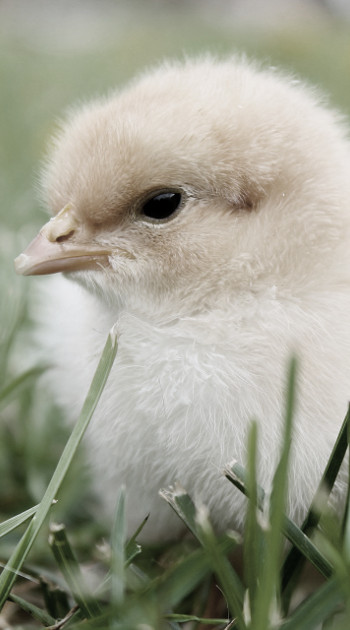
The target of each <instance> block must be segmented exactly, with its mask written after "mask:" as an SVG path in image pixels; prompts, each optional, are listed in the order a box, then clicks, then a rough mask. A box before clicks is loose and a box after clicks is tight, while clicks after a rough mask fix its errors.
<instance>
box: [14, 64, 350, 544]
mask: <svg viewBox="0 0 350 630" xmlns="http://www.w3.org/2000/svg"><path fill="white" fill-rule="evenodd" d="M349 147H350V145H349V142H348V140H347V139H346V133H345V130H344V128H343V125H342V122H341V120H340V117H339V116H338V115H337V114H336V113H335V112H334V111H331V110H330V109H328V108H327V107H325V106H324V105H323V104H320V99H319V98H318V96H317V95H315V93H314V92H313V91H311V90H310V89H308V88H306V87H305V86H304V85H302V84H299V83H298V82H296V81H294V80H291V79H290V78H289V77H284V76H283V75H281V74H280V73H278V72H276V71H275V70H264V69H260V68H259V67H258V66H256V65H254V64H252V63H250V62H247V61H245V60H241V59H236V58H232V59H229V60H227V61H215V60H213V59H211V58H205V59H200V60H195V61H191V60H188V61H186V62H184V63H180V62H174V63H166V64H164V65H162V66H161V67H159V68H156V69H155V70H153V71H151V72H149V73H147V74H145V75H144V76H141V77H140V78H139V79H138V80H136V81H134V82H132V83H131V84H130V85H129V86H128V87H126V89H125V90H123V91H121V92H119V93H116V94H113V95H112V96H110V97H108V98H105V99H101V100H99V101H97V102H93V103H90V104H88V105H86V106H84V107H82V108H81V109H78V110H77V111H75V112H73V113H71V114H70V116H69V117H68V120H67V121H66V122H65V123H64V125H63V127H62V130H61V131H60V132H59V134H58V136H57V138H56V139H55V140H54V146H53V149H52V153H51V158H50V160H49V162H48V164H47V167H46V169H45V172H44V174H43V180H42V181H43V190H44V193H45V197H46V200H47V205H48V207H49V209H50V211H51V213H52V215H53V218H52V219H51V220H50V221H49V222H48V223H46V225H44V227H43V228H42V230H41V231H40V233H39V235H38V236H37V238H36V239H35V240H34V241H33V242H32V243H31V244H30V245H29V247H28V248H27V250H26V251H25V252H24V253H23V254H21V255H20V256H19V257H18V258H17V259H16V269H17V272H18V273H21V274H24V275H30V274H34V275H36V274H53V273H56V272H64V275H60V276H56V277H55V278H51V279H50V281H49V283H48V284H45V281H44V280H42V281H41V282H42V283H43V287H42V291H41V294H42V298H41V302H40V308H39V309H38V315H37V316H38V318H39V320H40V321H41V327H40V342H41V344H43V345H45V346H46V348H47V352H48V353H49V356H50V358H51V360H52V361H54V362H55V365H56V369H55V370H54V371H52V375H51V379H50V385H51V389H52V391H53V392H54V394H55V396H56V398H57V401H58V402H59V403H60V404H61V405H63V406H64V408H65V410H66V413H67V416H68V417H69V418H71V419H75V418H76V416H77V413H78V411H79V408H80V406H81V404H82V401H83V399H84V396H85V394H86V392H87V390H88V386H89V383H90V380H91V378H92V374H93V372H94V369H95V367H96V364H97V361H98V358H99V354H100V352H101V349H102V347H103V345H104V342H105V339H106V335H107V333H108V330H109V329H110V327H111V326H112V325H113V324H114V323H115V322H117V327H118V331H119V351H118V354H117V358H116V361H115V364H114V366H113V369H112V373H111V375H110V378H109V381H108V384H107V387H106V389H105V391H104V393H103V396H102V399H101V401H100V403H99V405H98V408H97V410H96V412H95V415H94V417H93V419H92V422H91V425H90V427H89V430H88V433H87V441H88V459H89V463H90V466H91V467H92V470H93V476H94V478H95V479H96V489H97V493H98V496H99V498H100V500H101V505H102V508H103V510H104V511H105V513H106V514H109V515H110V514H112V513H113V510H114V507H115V497H116V494H117V491H118V488H119V487H120V485H121V484H125V485H126V487H127V492H128V526H129V529H130V532H132V531H133V530H134V529H135V528H136V527H137V526H138V525H139V523H140V522H141V521H142V519H143V518H144V517H145V515H146V514H147V513H149V512H150V519H149V521H148V523H147V525H146V528H145V532H144V536H145V538H148V539H149V540H161V539H165V538H171V537H174V536H177V535H178V534H179V533H180V532H181V530H182V524H181V522H180V521H179V520H178V519H177V518H176V516H175V515H174V514H173V513H172V511H171V509H170V508H169V507H168V506H167V504H166V503H165V502H164V501H163V500H162V499H160V498H159V496H158V491H159V489H160V488H162V487H166V486H168V485H169V484H171V483H173V482H174V481H175V480H178V481H179V482H180V483H181V484H182V485H183V486H184V487H185V488H186V489H187V491H189V493H190V494H191V495H192V496H193V497H194V498H197V499H200V500H202V501H203V502H204V503H206V504H207V505H208V507H209V508H210V511H211V515H212V520H213V523H214V525H216V526H217V527H218V528H220V529H222V528H225V527H228V526H230V527H240V526H241V525H242V521H243V518H244V509H243V506H244V499H243V497H242V496H241V495H240V493H239V492H238V491H236V490H235V489H234V488H233V487H231V486H230V484H229V483H228V482H227V481H226V480H225V479H224V477H223V475H222V469H223V467H224V465H225V464H227V463H228V462H229V461H231V460H232V459H233V458H235V459H237V460H239V461H240V462H241V463H243V464H244V463H245V462H246V441H247V432H248V429H249V426H250V422H251V420H252V419H253V418H254V419H257V420H258V423H259V482H260V484H261V485H262V486H264V487H265V488H266V489H268V487H269V484H270V482H271V477H272V475H273V472H274V467H275V465H276V461H277V459H278V455H279V449H280V441H281V432H282V423H283V410H284V401H285V384H286V372H287V366H288V361H289V358H290V356H291V355H292V354H296V355H297V357H298V359H299V374H298V391H297V409H296V414H295V421H294V438H293V449H292V461H291V469H290V493H289V498H288V511H289V514H290V515H291V516H292V517H293V518H295V519H297V520H300V519H301V518H302V516H303V514H304V513H305V510H306V507H307V506H308V503H309V501H310V500H311V498H312V495H313V493H314V491H315V488H316V486H317V484H318V481H319V479H320V477H321V474H322V471H323V468H324V466H325V464H326V461H327V458H328V456H329V454H330V451H331V448H332V446H333V443H334V441H335V438H336V435H337V432H338V430H339V427H340V424H341V422H342V419H343V417H344V414H345V412H346V407H347V400H348V398H349V396H350V328H349V325H348V313H349V312H350V264H349V263H350V247H349V245H350V212H349V199H350V177H349V172H350V151H349ZM342 492H343V488H342V484H341V483H339V484H338V486H337V489H336V495H337V496H338V498H339V497H341V495H342Z"/></svg>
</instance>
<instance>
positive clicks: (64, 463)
mask: <svg viewBox="0 0 350 630" xmlns="http://www.w3.org/2000/svg"><path fill="white" fill-rule="evenodd" d="M116 352H117V338H116V333H115V331H114V329H112V330H111V332H110V333H109V335H108V338H107V341H106V344H105V347H104V350H103V352H102V356H101V359H100V361H99V364H98V366H97V369H96V372H95V375H94V377H93V380H92V383H91V386H90V389H89V391H88V394H87V397H86V399H85V402H84V405H83V408H82V411H81V413H80V416H79V418H78V421H77V423H76V425H75V427H74V429H73V431H72V433H71V436H70V438H69V440H68V442H67V444H66V446H65V448H64V451H63V453H62V456H61V458H60V460H59V462H58V465H57V467H56V470H55V472H54V474H53V476H52V478H51V481H50V483H49V485H48V487H47V489H46V492H45V494H44V497H43V499H42V501H41V502H40V505H39V507H38V510H37V512H36V514H35V515H34V516H33V518H32V520H31V522H30V524H29V526H28V528H27V530H26V531H25V533H24V535H23V537H22V538H21V540H20V541H19V543H18V545H17V546H16V548H15V550H14V552H13V553H12V555H11V557H10V559H9V561H8V562H7V564H6V566H5V568H4V570H3V572H2V574H1V576H0V610H1V609H2V607H3V605H4V603H5V601H6V599H7V597H8V595H9V593H10V590H11V588H12V586H13V583H14V582H15V579H16V573H17V571H18V570H19V569H20V567H21V566H22V564H23V562H24V561H25V559H26V557H27V555H28V553H29V551H30V549H31V548H32V545H33V543H34V541H35V539H36V537H37V535H38V533H39V531H40V529H41V527H42V525H43V523H44V521H45V519H46V517H47V514H48V512H49V510H50V507H51V505H52V502H53V501H54V500H55V498H56V495H57V492H58V490H59V488H60V486H61V484H62V481H63V479H64V477H65V475H66V473H67V470H68V468H69V466H70V464H71V462H72V460H73V458H74V455H75V453H76V450H77V448H78V446H79V444H80V441H81V439H82V437H83V435H84V433H85V430H86V428H87V426H88V424H89V422H90V420H91V417H92V415H93V412H94V411H95V408H96V405H97V403H98V401H99V399H100V396H101V394H102V392H103V389H104V386H105V384H106V381H107V378H108V375H109V373H110V370H111V368H112V365H113V362H114V358H115V355H116Z"/></svg>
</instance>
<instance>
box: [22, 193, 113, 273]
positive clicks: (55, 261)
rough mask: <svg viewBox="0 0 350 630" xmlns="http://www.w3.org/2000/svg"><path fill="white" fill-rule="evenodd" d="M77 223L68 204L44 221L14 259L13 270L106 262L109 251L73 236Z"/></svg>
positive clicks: (60, 268)
mask: <svg viewBox="0 0 350 630" xmlns="http://www.w3.org/2000/svg"><path fill="white" fill-rule="evenodd" d="M76 232H78V233H79V225H78V223H77V221H76V219H75V216H74V213H73V211H72V209H71V207H70V206H69V205H67V206H65V207H64V208H63V210H61V211H60V212H59V213H58V214H57V215H56V216H55V217H53V218H52V219H51V220H50V221H48V223H46V224H45V225H44V226H43V227H42V228H41V230H40V232H39V234H38V235H37V236H36V237H35V239H34V240H33V241H32V242H31V243H30V244H29V245H28V247H27V248H26V249H25V250H24V252H23V253H22V254H20V255H19V256H18V257H17V258H16V260H15V270H16V272H17V273H18V274H21V275H23V276H29V275H42V274H49V273H58V272H60V271H77V270H81V269H98V268H101V267H105V266H106V265H108V264H109V256H110V255H111V252H110V251H109V250H107V249H104V248H101V247H96V246H93V245H90V244H85V243H84V245H79V243H77V240H78V239H72V236H73V235H75V233H76Z"/></svg>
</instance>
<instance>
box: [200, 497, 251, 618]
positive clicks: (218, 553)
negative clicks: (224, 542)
mask: <svg viewBox="0 0 350 630" xmlns="http://www.w3.org/2000/svg"><path fill="white" fill-rule="evenodd" d="M196 523H197V527H198V531H199V538H200V541H201V544H202V545H203V548H204V549H205V551H206V552H207V554H208V557H209V559H210V561H211V565H212V568H213V571H214V573H215V574H216V576H217V578H218V580H219V582H220V586H221V588H222V591H223V593H224V595H225V599H226V601H227V605H228V608H229V611H230V613H231V615H232V617H233V618H234V619H235V620H236V625H237V628H238V629H239V630H246V627H247V626H246V624H245V622H244V618H243V593H242V590H243V587H242V583H241V581H240V580H239V578H238V576H237V574H236V573H235V571H234V569H233V567H232V566H231V564H230V562H229V560H228V558H227V556H226V555H225V554H224V553H223V552H222V550H221V548H220V545H219V543H218V540H217V538H216V537H215V534H214V531H213V529H212V526H211V524H210V521H209V517H208V512H207V509H206V508H205V507H204V506H203V507H202V508H200V509H198V510H197V511H196Z"/></svg>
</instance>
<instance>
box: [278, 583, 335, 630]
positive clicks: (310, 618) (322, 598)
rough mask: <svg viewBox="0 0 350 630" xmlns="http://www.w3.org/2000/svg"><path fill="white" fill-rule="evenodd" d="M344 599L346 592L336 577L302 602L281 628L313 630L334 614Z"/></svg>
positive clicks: (287, 629)
mask: <svg viewBox="0 0 350 630" xmlns="http://www.w3.org/2000/svg"><path fill="white" fill-rule="evenodd" d="M343 601H344V593H343V592H342V589H341V588H340V585H339V584H338V581H337V580H336V579H335V578H332V579H331V580H329V581H328V582H326V583H325V584H324V585H323V586H321V587H320V588H319V589H318V590H317V591H316V593H314V594H313V595H311V596H310V597H309V598H308V599H307V600H306V601H305V602H303V603H302V604H300V606H298V608H296V610H295V611H294V613H293V614H292V615H291V616H290V617H289V619H288V620H287V621H285V622H284V623H282V625H281V626H280V630H313V629H314V628H318V627H319V624H320V623H322V622H323V621H325V620H326V619H328V618H329V617H330V615H332V614H333V613H334V612H335V611H336V610H337V608H338V606H339V605H340V604H342V603H343Z"/></svg>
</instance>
